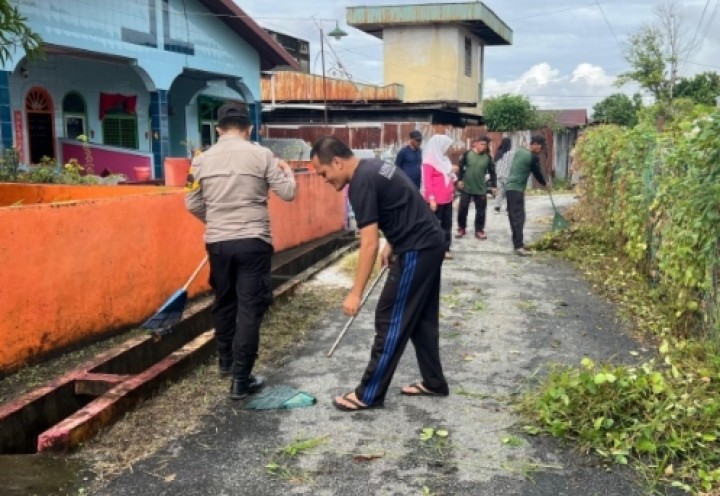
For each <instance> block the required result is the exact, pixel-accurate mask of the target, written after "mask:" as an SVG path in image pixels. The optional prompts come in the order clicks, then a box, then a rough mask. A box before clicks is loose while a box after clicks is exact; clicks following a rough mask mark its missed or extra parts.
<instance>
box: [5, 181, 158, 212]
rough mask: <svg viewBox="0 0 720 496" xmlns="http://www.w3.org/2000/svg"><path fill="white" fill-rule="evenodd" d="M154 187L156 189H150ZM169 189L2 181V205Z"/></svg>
mask: <svg viewBox="0 0 720 496" xmlns="http://www.w3.org/2000/svg"><path fill="white" fill-rule="evenodd" d="M148 188H154V189H148ZM151 191H153V192H160V191H167V190H166V189H163V190H161V188H160V187H158V186H152V187H148V186H71V185H67V184H22V183H0V207H6V206H9V205H32V204H35V203H54V202H66V201H73V200H87V199H96V198H108V197H114V196H128V195H139V194H143V195H146V194H148V192H151Z"/></svg>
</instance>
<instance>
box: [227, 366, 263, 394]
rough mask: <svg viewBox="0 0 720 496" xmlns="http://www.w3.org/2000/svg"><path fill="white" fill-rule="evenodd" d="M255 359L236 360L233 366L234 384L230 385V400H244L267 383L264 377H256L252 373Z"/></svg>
mask: <svg viewBox="0 0 720 496" xmlns="http://www.w3.org/2000/svg"><path fill="white" fill-rule="evenodd" d="M254 364H255V360H254V359H244V360H235V361H233V365H232V375H233V379H232V384H231V385H230V399H231V400H242V399H245V398H247V397H248V396H249V395H251V394H253V393H254V392H256V391H258V390H259V389H260V388H261V387H262V386H263V384H264V383H265V378H264V377H260V376H258V377H254V376H253V375H252V374H251V372H252V369H253V365H254Z"/></svg>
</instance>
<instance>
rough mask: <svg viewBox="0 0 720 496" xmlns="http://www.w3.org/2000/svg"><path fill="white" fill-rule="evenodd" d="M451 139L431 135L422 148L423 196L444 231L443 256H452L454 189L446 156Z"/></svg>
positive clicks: (450, 164)
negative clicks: (444, 248) (444, 247)
mask: <svg viewBox="0 0 720 496" xmlns="http://www.w3.org/2000/svg"><path fill="white" fill-rule="evenodd" d="M452 143H453V139H452V138H451V137H449V136H447V135H444V134H435V135H433V136H432V137H431V138H430V139H429V140H428V142H427V144H426V145H425V149H424V150H423V196H424V198H425V201H427V202H428V204H429V205H430V209H431V210H432V211H433V212H435V216H436V217H437V218H438V220H439V221H440V226H441V227H442V228H443V231H444V232H445V242H446V245H447V249H446V252H445V258H452V255H451V254H450V243H451V240H452V201H453V193H454V191H455V185H454V175H453V167H452V162H450V158H449V157H448V152H449V151H450V145H452Z"/></svg>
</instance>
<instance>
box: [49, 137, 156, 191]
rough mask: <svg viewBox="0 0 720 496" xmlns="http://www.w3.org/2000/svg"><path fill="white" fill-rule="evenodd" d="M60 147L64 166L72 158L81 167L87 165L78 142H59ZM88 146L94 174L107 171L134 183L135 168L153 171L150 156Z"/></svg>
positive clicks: (83, 152)
mask: <svg viewBox="0 0 720 496" xmlns="http://www.w3.org/2000/svg"><path fill="white" fill-rule="evenodd" d="M60 146H61V152H62V161H63V163H64V164H65V163H67V162H69V161H70V159H72V158H74V159H75V160H77V161H78V162H80V163H81V164H83V166H86V165H87V164H86V163H85V150H83V147H82V144H80V142H73V141H64V140H61V142H60ZM89 146H90V150H91V153H92V159H93V171H94V173H95V174H102V172H103V171H104V170H106V169H107V170H108V171H109V172H111V173H112V174H125V176H127V178H128V179H129V180H131V181H135V180H137V179H138V178H137V177H136V175H135V167H138V166H144V167H150V170H151V171H152V169H153V158H152V155H150V154H144V153H140V152H134V151H131V150H127V151H125V150H122V149H112V148H109V147H100V146H96V145H92V144H91V145H89Z"/></svg>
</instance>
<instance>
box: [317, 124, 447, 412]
mask: <svg viewBox="0 0 720 496" xmlns="http://www.w3.org/2000/svg"><path fill="white" fill-rule="evenodd" d="M310 158H311V160H312V163H313V166H314V167H315V170H316V172H317V174H318V175H319V176H321V177H323V178H324V179H325V182H326V183H327V184H329V185H330V186H332V187H334V188H335V189H336V190H338V191H340V190H342V189H343V188H344V187H345V186H346V185H349V190H348V197H349V199H350V204H351V206H352V208H353V211H354V212H355V220H356V222H357V226H358V229H359V230H360V256H359V263H358V268H357V271H356V273H355V280H354V283H353V287H352V289H351V290H350V294H348V296H347V297H346V298H345V301H344V302H343V312H344V313H345V314H346V315H353V316H354V315H356V314H357V313H358V311H359V310H360V301H361V298H362V295H363V292H364V290H365V286H366V285H367V282H368V279H369V278H370V274H371V272H372V269H373V265H374V263H375V259H376V257H377V255H378V247H379V242H380V236H379V233H380V231H382V232H383V234H384V235H385V238H386V240H387V244H386V245H385V248H384V249H383V252H382V254H381V261H382V264H383V266H388V265H389V274H388V277H387V281H386V282H385V286H384V288H383V290H382V293H381V295H380V299H379V301H378V304H377V308H376V309H375V340H374V342H373V346H372V350H371V353H370V362H369V363H368V365H367V368H366V369H365V374H364V375H363V377H362V380H361V381H360V385H359V386H358V387H357V388H355V390H354V391H351V392H349V393H347V394H345V395H343V396H338V397H336V398H335V399H334V401H333V404H334V405H335V407H336V408H338V409H339V410H342V411H359V410H364V409H367V408H378V407H382V406H383V403H384V401H385V395H386V394H387V390H388V387H389V385H390V381H391V379H392V376H393V374H394V373H395V369H396V367H397V364H398V362H399V361H400V357H401V356H402V353H403V351H404V349H405V346H406V345H407V342H408V340H412V342H413V345H414V346H415V352H416V355H417V360H418V366H419V367H420V375H421V377H422V380H421V381H419V382H416V383H415V384H411V385H409V386H405V387H404V388H403V389H402V391H401V392H402V393H403V394H406V395H410V396H447V395H448V394H449V389H448V385H447V382H446V380H445V377H444V375H443V371H442V365H441V363H440V346H439V316H440V271H441V268H442V262H443V259H444V257H445V248H446V247H445V237H444V233H443V231H442V229H441V228H440V224H439V223H438V222H437V220H436V219H435V217H434V215H433V213H432V212H431V211H430V208H429V207H428V205H427V204H426V203H425V201H424V200H423V198H422V196H421V195H420V192H419V191H418V190H417V188H416V187H415V185H414V184H413V183H412V182H411V181H410V179H409V178H408V177H407V176H406V175H405V174H403V173H401V172H400V171H399V169H398V168H397V167H396V166H395V165H394V164H391V163H386V162H383V161H381V160H375V159H367V160H360V159H358V158H357V157H355V156H354V155H353V153H352V151H351V150H350V148H349V147H348V146H347V145H346V144H345V143H343V142H342V141H340V140H338V139H337V138H335V137H332V136H329V137H324V138H321V139H320V140H318V141H317V142H316V143H315V144H314V145H313V147H312V150H311V151H310ZM391 254H392V255H394V258H393V260H392V261H391V260H390V255H391Z"/></svg>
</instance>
